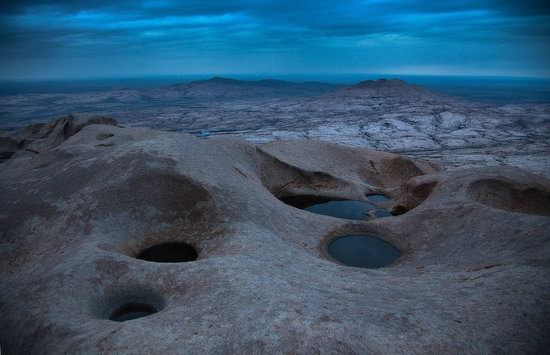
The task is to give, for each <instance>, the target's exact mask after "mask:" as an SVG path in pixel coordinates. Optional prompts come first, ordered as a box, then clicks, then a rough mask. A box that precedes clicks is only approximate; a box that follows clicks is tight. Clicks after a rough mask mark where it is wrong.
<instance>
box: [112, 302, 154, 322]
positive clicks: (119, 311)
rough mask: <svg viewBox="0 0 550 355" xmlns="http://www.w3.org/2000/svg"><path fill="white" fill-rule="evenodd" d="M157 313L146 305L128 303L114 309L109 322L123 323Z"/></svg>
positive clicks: (150, 306) (152, 307)
mask: <svg viewBox="0 0 550 355" xmlns="http://www.w3.org/2000/svg"><path fill="white" fill-rule="evenodd" d="M157 312H158V311H157V309H156V308H155V307H154V306H152V305H150V304H148V303H135V302H128V303H124V304H122V305H120V306H119V307H118V308H116V309H115V310H114V311H113V312H112V313H111V315H110V316H109V320H112V321H115V322H125V321H128V320H132V319H138V318H143V317H147V316H150V315H151V314H154V313H157Z"/></svg>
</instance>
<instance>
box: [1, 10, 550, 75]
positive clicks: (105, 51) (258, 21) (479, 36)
mask: <svg viewBox="0 0 550 355" xmlns="http://www.w3.org/2000/svg"><path fill="white" fill-rule="evenodd" d="M548 63H550V2H549V1H547V0H540V1H538V0H537V1H535V0H518V1H506V0H500V1H499V0H491V1H483V0H472V1H462V0H453V1H437V0H431V1H412V0H386V1H384V0H350V1H344V0H292V1H289V0H281V1H268V0H254V1H242V0H236V1H223V0H197V1H175V0H156V1H155V0H145V1H139V0H119V1H114V0H74V1H60V0H18V1H9V0H3V1H2V2H1V3H0V79H43V78H63V79H65V78H91V77H109V76H141V75H157V74H158V75H170V74H208V73H216V74H231V73H232V74H269V73H272V74H277V73H280V74H282V73H285V74H288V73H308V74H315V73H332V74H338V73H393V74H436V75H503V76H537V77H550V65H549V64H548Z"/></svg>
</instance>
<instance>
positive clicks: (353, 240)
mask: <svg viewBox="0 0 550 355" xmlns="http://www.w3.org/2000/svg"><path fill="white" fill-rule="evenodd" d="M328 254H329V255H330V256H331V257H333V258H334V259H335V260H337V261H339V262H341V263H342V264H344V265H347V266H354V267H362V268H380V267H384V266H389V265H391V264H393V262H394V261H395V260H397V259H398V258H399V257H400V256H401V251H400V250H399V249H398V248H396V247H395V246H393V245H392V244H390V243H388V242H386V241H385V240H382V239H380V238H377V237H374V236H371V235H360V234H357V235H346V236H342V237H339V238H337V239H335V240H333V241H332V242H331V243H330V244H329V246H328Z"/></svg>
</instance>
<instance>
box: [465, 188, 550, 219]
mask: <svg viewBox="0 0 550 355" xmlns="http://www.w3.org/2000/svg"><path fill="white" fill-rule="evenodd" d="M469 193H470V196H471V197H472V199H473V200H474V201H476V202H479V203H481V204H484V205H486V206H489V207H493V208H498V209H501V210H505V211H509V212H518V213H527V214H535V215H542V216H550V191H548V190H543V189H539V188H537V187H532V186H531V187H528V186H525V185H521V184H517V183H513V182H508V181H503V180H496V179H484V180H478V181H476V182H474V183H472V184H471V185H470V187H469Z"/></svg>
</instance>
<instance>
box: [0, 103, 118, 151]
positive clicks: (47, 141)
mask: <svg viewBox="0 0 550 355" xmlns="http://www.w3.org/2000/svg"><path fill="white" fill-rule="evenodd" d="M91 124H107V125H116V121H115V120H114V119H112V118H110V117H105V116H98V115H90V114H82V113H80V114H70V115H68V116H66V117H61V118H59V119H57V120H54V121H51V122H48V123H35V124H32V125H29V126H27V127H26V128H25V129H22V130H20V131H19V132H17V133H15V134H14V135H11V136H8V135H5V136H3V137H0V158H1V159H9V158H10V157H11V156H12V155H14V154H15V153H18V154H19V155H27V156H28V155H33V154H40V153H41V152H43V151H46V150H49V149H51V148H53V147H55V146H58V145H59V144H61V143H63V142H64V141H65V140H67V139H68V138H70V137H72V136H73V135H75V134H76V133H78V132H79V131H80V130H81V129H82V128H84V127H85V126H87V125H91ZM29 153H31V154H29Z"/></svg>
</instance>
